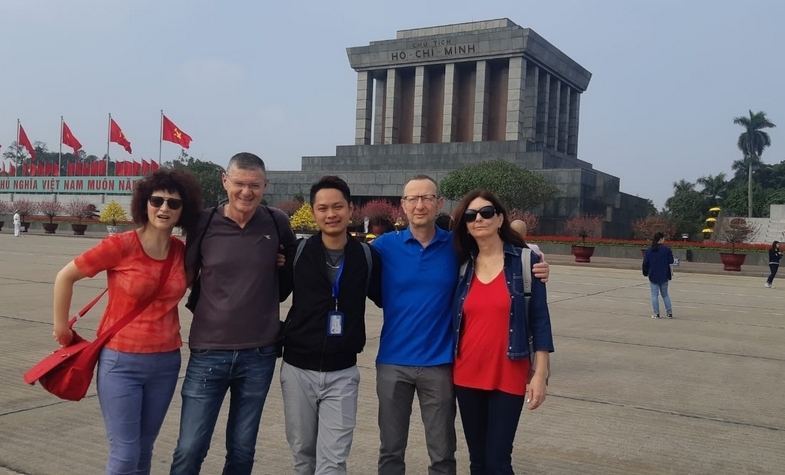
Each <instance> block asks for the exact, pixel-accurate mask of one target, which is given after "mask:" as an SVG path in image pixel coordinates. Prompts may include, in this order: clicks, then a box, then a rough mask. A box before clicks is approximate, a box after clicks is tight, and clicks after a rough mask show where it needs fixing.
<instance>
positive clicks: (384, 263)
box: [54, 153, 553, 474]
mask: <svg viewBox="0 0 785 475" xmlns="http://www.w3.org/2000/svg"><path fill="white" fill-rule="evenodd" d="M222 181H223V186H224V188H225V190H226V192H227V196H228V201H227V202H226V203H225V204H222V205H219V206H217V207H214V208H209V209H206V210H202V209H201V205H200V201H201V197H200V192H199V187H198V185H197V184H196V182H195V181H194V179H193V177H192V176H190V175H189V174H187V173H185V172H181V171H176V170H166V169H162V170H160V171H157V172H156V173H154V174H152V175H150V176H149V177H146V178H145V179H143V180H141V181H140V182H139V184H138V185H137V187H136V189H135V192H134V196H133V199H132V212H133V218H134V221H135V222H136V223H137V224H138V225H139V228H137V229H136V230H133V231H129V232H125V233H121V234H117V235H113V236H110V237H108V238H106V239H104V240H103V241H102V242H101V243H100V244H98V245H97V246H95V247H94V248H92V249H90V250H88V251H86V252H85V253H84V254H82V255H80V256H78V257H77V258H76V259H74V260H73V261H71V262H70V263H69V264H67V265H66V266H65V267H64V268H63V269H62V270H61V271H60V273H58V276H57V279H56V281H55V296H54V320H55V325H54V337H55V339H56V340H57V341H58V342H59V343H60V344H63V345H65V344H67V343H69V342H70V340H71V335H72V334H71V332H70V329H69V328H68V326H67V316H68V310H69V307H70V300H71V294H72V289H73V285H74V283H75V282H76V281H77V280H79V279H81V278H84V277H88V276H89V277H92V276H94V275H96V274H97V273H99V272H101V271H104V270H105V271H106V272H107V280H108V287H109V303H108V305H107V310H106V313H105V315H104V317H103V319H102V323H101V327H99V330H98V331H99V333H100V332H101V331H102V329H103V328H105V327H106V326H107V325H109V324H111V322H112V321H113V320H117V319H119V318H122V317H123V315H124V314H126V313H127V312H128V311H130V309H131V308H133V307H134V305H140V303H144V304H145V305H146V307H145V308H144V309H143V310H142V312H141V313H140V314H139V316H137V317H136V318H135V319H134V320H133V321H132V322H131V323H130V324H128V325H127V326H126V327H125V328H123V329H122V330H121V331H119V332H118V333H117V334H116V335H115V336H114V337H113V338H112V339H111V340H110V342H109V344H107V346H106V347H105V349H104V350H103V352H102V354H101V359H100V361H99V368H98V378H97V388H98V394H99V402H100V404H101V408H102V412H103V415H104V421H105V426H106V431H107V438H108V440H109V446H110V450H109V461H108V463H107V473H149V472H150V466H151V456H152V449H153V444H154V441H155V438H156V436H157V434H158V431H159V430H160V427H161V425H162V423H163V420H164V416H165V413H166V410H167V408H168V406H169V403H170V401H171V399H172V396H173V393H174V389H175V386H176V383H177V376H178V373H179V368H180V351H179V347H180V345H181V340H180V326H179V320H178V313H177V307H178V303H179V301H180V299H181V298H182V297H183V295H184V294H185V291H186V287H187V286H190V287H191V289H192V290H191V297H190V298H189V308H191V310H192V311H193V320H192V323H191V328H190V334H189V338H188V346H189V349H190V357H189V360H188V366H187V369H186V372H185V379H184V381H183V384H182V391H181V394H182V410H181V414H180V431H179V437H178V441H177V447H176V449H175V451H174V456H173V461H172V464H171V469H170V473H172V474H195V473H199V472H200V470H201V465H202V462H203V461H204V458H205V457H206V455H207V452H208V449H209V446H210V440H211V438H212V434H213V431H214V428H215V424H216V420H217V418H218V414H219V411H220V408H221V405H222V403H223V400H224V398H225V396H226V394H227V392H228V393H229V395H230V402H229V414H228V420H227V426H226V460H225V464H224V470H223V473H227V474H246V473H251V471H252V468H253V463H254V452H255V447H256V439H257V434H258V433H259V426H260V421H261V415H262V409H263V407H264V403H265V399H266V397H267V393H268V390H269V388H270V385H271V382H272V378H273V373H274V370H275V362H276V358H277V356H278V352H279V349H280V346H281V345H282V347H283V350H282V356H283V358H282V359H283V361H282V363H281V368H280V381H281V389H282V397H283V403H284V405H283V407H284V418H285V424H286V439H287V441H288V443H289V445H290V447H291V450H292V453H293V459H294V472H295V473H298V474H311V473H345V472H346V462H347V459H348V456H349V451H350V448H351V443H352V436H353V431H354V427H355V424H356V415H357V400H358V387H359V380H360V372H359V370H358V368H357V354H358V353H360V352H362V350H363V347H364V345H365V340H366V330H365V305H366V297H368V298H370V299H371V300H372V301H373V302H374V303H375V304H376V305H378V306H380V307H382V308H383V325H382V330H381V337H380V341H379V351H378V355H377V358H376V391H377V396H378V401H379V410H378V424H379V435H380V450H379V459H378V472H379V473H382V474H393V473H394V474H402V473H404V472H405V450H406V445H407V440H408V433H409V420H410V416H411V410H412V404H413V400H414V395H415V393H416V394H417V397H418V401H419V406H420V411H421V416H422V421H423V424H424V429H425V437H426V445H427V451H428V455H429V458H430V465H429V469H428V470H429V473H456V461H455V451H456V435H455V426H454V424H455V416H456V396H457V405H458V407H459V408H460V411H461V419H462V423H463V429H464V433H465V437H466V441H467V445H468V449H469V458H470V469H471V472H472V473H512V466H511V463H512V462H511V454H512V446H513V439H514V436H515V432H516V429H517V426H518V420H519V417H520V414H521V411H522V408H523V407H524V405H525V404H527V403H528V404H529V408H530V409H534V408H536V407H538V406H539V405H540V404H542V402H543V401H544V399H545V393H546V381H547V376H548V374H547V373H548V367H549V365H548V358H549V353H550V352H552V351H553V340H552V336H551V328H550V317H549V314H548V308H547V301H546V295H545V286H544V282H545V281H546V280H547V277H548V265H547V263H544V262H538V261H539V260H540V259H539V257H538V256H537V254H535V253H532V254H531V260H530V261H529V260H524V259H523V258H522V255H528V253H527V252H525V251H524V249H525V248H526V244H525V243H524V242H523V240H522V239H521V238H520V237H519V235H517V234H516V233H515V232H514V231H513V230H512V229H511V227H510V221H509V217H508V214H507V212H506V210H505V208H504V205H503V204H502V203H501V202H500V201H499V200H498V199H497V198H496V197H495V196H494V195H493V194H492V193H489V192H486V191H477V192H473V193H470V194H469V195H467V196H466V197H464V199H463V200H462V201H461V202H460V203H459V204H458V205H457V208H456V212H455V213H454V218H455V219H454V222H455V227H454V229H453V231H452V232H450V231H446V230H442V229H440V228H438V227H437V226H436V225H435V221H436V217H437V215H438V213H439V211H440V210H441V208H442V206H443V198H442V197H440V195H439V191H438V184H437V183H436V182H435V181H434V180H433V179H432V178H430V177H428V176H424V175H421V176H415V177H413V178H412V179H410V180H409V181H408V182H407V183H406V184H405V186H404V189H403V193H402V197H401V207H402V209H403V211H404V213H405V215H406V218H407V220H408V227H407V228H406V229H404V230H401V231H395V232H390V233H386V234H383V235H382V236H380V237H378V238H377V239H375V240H374V242H373V244H372V245H370V246H369V245H367V244H365V243H363V242H360V241H358V240H356V239H355V238H353V237H351V236H350V235H349V233H348V232H347V230H348V227H349V224H350V219H351V216H352V211H353V205H352V197H351V193H350V190H349V186H348V185H347V183H346V182H345V181H343V180H342V179H340V178H338V177H335V176H326V177H323V178H322V179H320V180H319V181H318V182H317V183H315V184H314V185H313V186H312V187H311V191H310V195H309V199H310V204H311V207H312V210H313V215H314V218H315V220H316V223H317V225H318V228H319V232H318V234H316V235H314V236H312V237H310V238H308V239H306V240H303V241H300V242H299V243H298V242H297V241H296V238H295V236H294V234H293V232H292V231H291V229H290V227H289V222H288V217H287V216H286V214H284V213H283V212H282V211H280V210H277V209H274V208H269V207H267V206H263V205H262V204H261V203H262V199H263V195H264V191H265V187H266V185H267V178H266V171H265V165H264V162H263V161H262V160H261V159H260V158H259V157H258V156H256V155H253V154H250V153H239V154H236V155H234V156H233V157H232V158H231V159H230V161H229V164H228V166H227V169H226V172H225V173H224V174H223V176H222ZM175 225H179V226H181V227H182V228H183V229H184V230H185V232H186V236H187V239H186V245H185V246H183V245H182V243H181V241H179V240H178V239H176V238H174V237H172V236H171V234H172V229H173V228H174V226H175ZM167 256H170V257H172V258H170V259H167ZM167 262H171V263H172V264H171V265H172V270H171V274H170V277H169V278H168V279H167V281H166V282H165V283H164V285H163V286H161V287H160V288H158V280H157V277H158V276H159V275H160V273H161V272H162V268H163V266H165V265H167ZM528 263H530V264H528ZM525 265H531V272H527V269H525V268H524V267H523V266H525ZM532 272H533V274H534V278H533V279H532V278H531V273H532ZM526 279H529V281H530V282H529V286H530V287H531V288H530V291H528V287H527V286H526V285H525V284H524V281H525V280H526ZM290 294H291V295H292V301H291V307H290V309H289V312H288V314H287V315H286V317H285V318H284V319H283V321H281V318H280V315H279V302H281V301H283V300H285V299H286V298H288V296H289V295H290ZM197 296H198V299H197V298H196V297H197Z"/></svg>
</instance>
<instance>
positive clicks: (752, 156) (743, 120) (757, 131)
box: [733, 110, 775, 218]
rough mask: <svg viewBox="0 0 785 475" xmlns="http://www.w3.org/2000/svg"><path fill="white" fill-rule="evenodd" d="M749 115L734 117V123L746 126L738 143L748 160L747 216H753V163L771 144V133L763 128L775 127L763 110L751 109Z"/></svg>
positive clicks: (758, 159) (758, 160)
mask: <svg viewBox="0 0 785 475" xmlns="http://www.w3.org/2000/svg"><path fill="white" fill-rule="evenodd" d="M749 112H750V116H749V117H744V116H741V117H736V118H735V119H733V123H734V124H738V125H740V126H742V127H744V129H745V130H744V132H743V133H742V134H741V135H739V141H738V143H737V144H736V145H737V146H738V147H739V150H741V152H742V153H743V154H744V160H746V161H747V217H749V218H751V217H752V164H753V162H755V161H757V162H760V156H761V155H762V154H763V149H764V148H766V147H768V146H770V145H771V138H770V137H769V134H767V133H766V132H764V131H763V130H762V129H768V128H771V127H775V125H774V123H773V122H771V121H770V120H769V119H768V118H767V117H766V113H765V112H763V111H760V112H756V113H754V114H753V113H752V110H750V111H749Z"/></svg>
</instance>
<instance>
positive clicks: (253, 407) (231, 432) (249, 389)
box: [170, 346, 276, 475]
mask: <svg viewBox="0 0 785 475" xmlns="http://www.w3.org/2000/svg"><path fill="white" fill-rule="evenodd" d="M275 360H276V349H275V346H265V347H261V348H251V349H247V350H191V358H190V360H189V361H188V369H187V370H186V373H185V381H184V382H183V390H182V396H183V408H182V413H181V415H180V436H179V438H178V440H177V448H176V449H175V451H174V459H173V461H172V467H171V471H170V473H171V474H183V475H185V474H188V475H191V474H197V473H199V471H200V470H201V467H202V462H203V461H204V458H205V457H206V456H207V451H208V449H209V448H210V439H211V438H212V435H213V430H214V429H215V421H216V419H218V412H219V411H220V409H221V404H222V403H223V399H224V396H225V395H226V391H227V390H229V391H230V392H231V399H230V404H229V420H228V421H227V423H226V462H225V463H224V469H223V473H224V474H230V475H236V474H250V473H251V469H252V468H253V462H254V452H255V449H256V435H257V434H258V432H259V422H260V421H261V418H262V408H263V407H264V401H265V399H266V398H267V391H268V390H269V389H270V382H271V381H272V379H273V371H275Z"/></svg>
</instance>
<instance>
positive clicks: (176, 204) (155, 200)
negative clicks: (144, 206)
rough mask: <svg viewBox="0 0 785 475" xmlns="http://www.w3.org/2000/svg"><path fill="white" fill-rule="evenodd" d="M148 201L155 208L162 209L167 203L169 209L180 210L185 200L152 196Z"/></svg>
mask: <svg viewBox="0 0 785 475" xmlns="http://www.w3.org/2000/svg"><path fill="white" fill-rule="evenodd" d="M148 201H149V202H150V206H152V207H153V208H160V207H161V206H163V205H164V203H166V205H167V206H169V209H172V210H174V209H180V207H181V206H182V205H183V200H181V199H180V198H164V197H163V196H151V197H150V198H149V199H148Z"/></svg>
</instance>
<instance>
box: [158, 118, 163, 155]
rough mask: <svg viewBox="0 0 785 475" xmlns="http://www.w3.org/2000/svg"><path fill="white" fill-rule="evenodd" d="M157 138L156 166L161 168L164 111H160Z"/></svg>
mask: <svg viewBox="0 0 785 475" xmlns="http://www.w3.org/2000/svg"><path fill="white" fill-rule="evenodd" d="M160 132H161V133H160V135H159V136H158V166H159V167H160V166H161V147H162V144H163V142H164V110H163V109H161V131H160Z"/></svg>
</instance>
